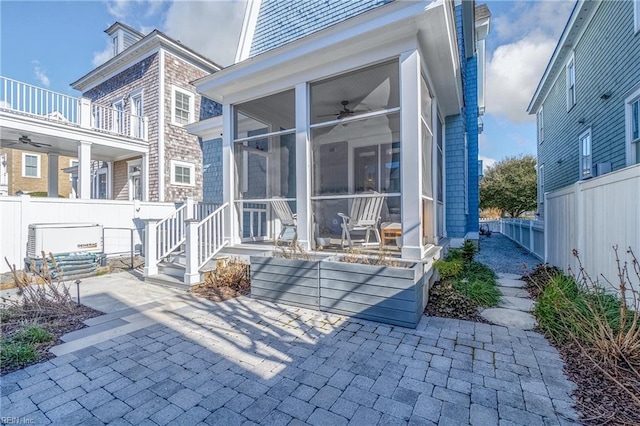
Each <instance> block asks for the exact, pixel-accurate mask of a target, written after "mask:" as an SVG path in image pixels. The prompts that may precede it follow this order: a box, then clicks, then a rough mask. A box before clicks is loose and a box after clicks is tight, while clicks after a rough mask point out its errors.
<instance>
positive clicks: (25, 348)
mask: <svg viewBox="0 0 640 426" xmlns="http://www.w3.org/2000/svg"><path fill="white" fill-rule="evenodd" d="M1 343H2V344H0V366H2V368H3V369H4V368H16V367H20V366H23V365H27V364H30V363H32V362H34V361H36V360H37V359H38V358H39V357H40V355H39V354H38V352H37V351H36V347H35V345H33V344H32V343H26V342H20V341H13V340H10V341H4V342H1Z"/></svg>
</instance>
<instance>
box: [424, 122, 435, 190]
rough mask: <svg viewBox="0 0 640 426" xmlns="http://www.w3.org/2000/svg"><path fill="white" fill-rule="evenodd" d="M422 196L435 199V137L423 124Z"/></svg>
mask: <svg viewBox="0 0 640 426" xmlns="http://www.w3.org/2000/svg"><path fill="white" fill-rule="evenodd" d="M422 195H424V196H426V197H428V198H431V199H433V135H432V134H431V131H429V129H428V128H427V126H425V125H424V123H423V124H422Z"/></svg>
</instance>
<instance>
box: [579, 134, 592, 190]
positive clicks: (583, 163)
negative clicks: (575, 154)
mask: <svg viewBox="0 0 640 426" xmlns="http://www.w3.org/2000/svg"><path fill="white" fill-rule="evenodd" d="M579 141H580V179H587V178H590V177H591V160H592V158H591V129H589V130H587V131H586V132H584V133H583V134H581V135H580V138H579Z"/></svg>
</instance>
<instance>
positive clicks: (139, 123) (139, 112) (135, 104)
mask: <svg viewBox="0 0 640 426" xmlns="http://www.w3.org/2000/svg"><path fill="white" fill-rule="evenodd" d="M143 115H144V107H143V103H142V91H141V90H140V91H137V92H135V93H133V94H131V135H132V136H133V137H134V138H138V139H144V119H143V118H142V117H143Z"/></svg>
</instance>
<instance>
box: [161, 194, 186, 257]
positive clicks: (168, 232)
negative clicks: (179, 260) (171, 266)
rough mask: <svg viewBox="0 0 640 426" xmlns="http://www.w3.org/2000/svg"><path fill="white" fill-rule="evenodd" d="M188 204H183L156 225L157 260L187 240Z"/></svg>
mask: <svg viewBox="0 0 640 426" xmlns="http://www.w3.org/2000/svg"><path fill="white" fill-rule="evenodd" d="M186 213H187V205H186V204H183V205H182V206H180V207H179V208H178V209H176V211H174V212H172V213H171V214H170V215H169V216H167V217H165V218H164V219H162V220H161V221H159V222H158V223H157V225H156V243H157V250H156V260H157V261H160V260H162V259H164V258H165V257H167V256H168V255H169V254H171V252H173V251H174V250H175V249H177V248H178V247H179V246H180V245H181V244H182V243H184V242H185V238H186V235H185V226H184V221H185V219H186V216H185V215H186Z"/></svg>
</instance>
